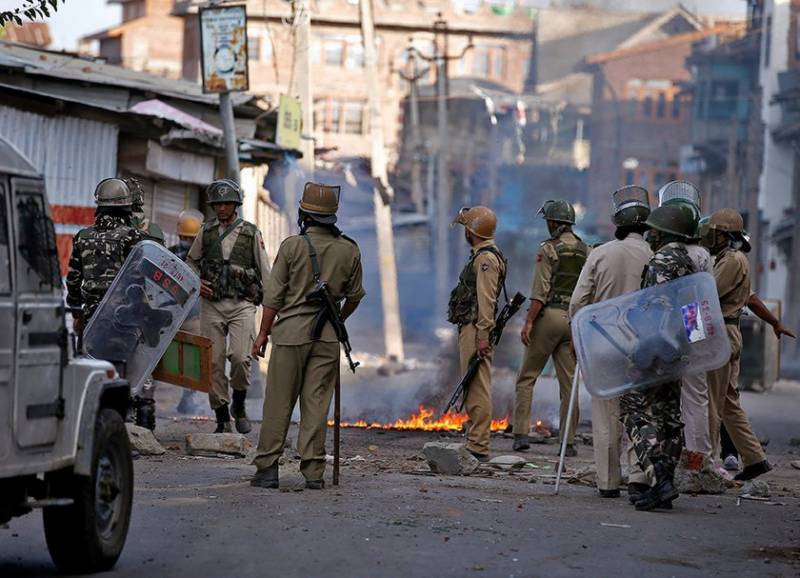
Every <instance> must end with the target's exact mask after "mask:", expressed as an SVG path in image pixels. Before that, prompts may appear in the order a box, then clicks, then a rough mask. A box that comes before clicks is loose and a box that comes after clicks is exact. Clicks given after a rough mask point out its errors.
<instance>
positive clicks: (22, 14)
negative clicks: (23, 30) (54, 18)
mask: <svg viewBox="0 0 800 578" xmlns="http://www.w3.org/2000/svg"><path fill="white" fill-rule="evenodd" d="M21 1H22V5H21V6H19V7H18V8H14V9H13V10H2V11H0V27H4V26H5V25H6V24H8V23H9V22H14V23H16V24H17V25H18V26H22V19H23V18H25V19H27V20H31V21H33V20H38V19H44V18H48V17H49V16H50V15H51V14H52V13H53V12H55V11H56V10H58V0H21ZM64 2H66V0H61V3H62V4H63V3H64Z"/></svg>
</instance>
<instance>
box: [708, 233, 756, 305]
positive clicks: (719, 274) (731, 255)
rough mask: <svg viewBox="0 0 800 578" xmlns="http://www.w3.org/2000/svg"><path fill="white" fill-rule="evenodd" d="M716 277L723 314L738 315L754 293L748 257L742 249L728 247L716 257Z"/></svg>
mask: <svg viewBox="0 0 800 578" xmlns="http://www.w3.org/2000/svg"><path fill="white" fill-rule="evenodd" d="M714 278H715V279H716V281H717V291H718V292H719V304H720V305H721V306H722V316H723V317H726V318H731V317H736V316H737V315H739V313H740V311H741V310H742V309H743V308H744V306H745V305H747V301H748V300H749V299H750V295H751V294H752V292H751V291H750V268H749V266H748V263H747V257H745V255H744V253H742V252H741V251H736V250H734V249H726V250H725V251H723V252H722V253H720V254H719V255H717V257H716V260H715V263H714Z"/></svg>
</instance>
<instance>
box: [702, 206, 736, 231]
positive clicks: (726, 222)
mask: <svg viewBox="0 0 800 578" xmlns="http://www.w3.org/2000/svg"><path fill="white" fill-rule="evenodd" d="M708 228H709V229H712V230H716V231H724V232H726V233H744V232H745V231H744V219H743V218H742V215H741V214H739V211H737V210H736V209H720V210H719V211H716V212H715V213H714V214H713V215H711V218H710V219H709V220H708Z"/></svg>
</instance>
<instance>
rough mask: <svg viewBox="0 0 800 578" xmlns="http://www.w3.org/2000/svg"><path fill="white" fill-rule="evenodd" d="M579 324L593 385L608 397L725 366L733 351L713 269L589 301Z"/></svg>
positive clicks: (581, 358) (578, 339)
mask: <svg viewBox="0 0 800 578" xmlns="http://www.w3.org/2000/svg"><path fill="white" fill-rule="evenodd" d="M571 325H572V340H573V343H574V345H575V353H576V354H577V356H578V365H579V366H580V368H581V375H582V376H583V378H584V382H585V383H586V388H587V389H588V390H589V393H591V394H592V395H593V396H595V397H600V398H610V397H616V396H618V395H621V394H623V393H625V392H627V391H631V390H635V389H644V388H647V387H651V386H653V385H657V384H659V383H665V382H668V381H672V380H675V379H679V378H681V377H683V376H684V375H692V374H697V373H701V372H703V371H709V370H712V369H717V368H719V367H721V366H722V365H724V364H725V363H726V362H727V361H728V359H729V358H730V355H731V346H730V342H729V341H728V334H727V331H726V330H725V322H724V321H723V319H722V311H721V310H720V305H719V297H718V295H717V286H716V283H715V282H714V277H712V276H711V275H710V274H709V273H695V274H694V275H688V276H686V277H681V278H680V279H676V280H674V281H670V282H669V283H663V284H661V285H656V286H654V287H648V288H647V289H642V290H641V291H635V292H633V293H628V294H626V295H622V296H620V297H615V298H614V299H608V300H607V301H601V302H599V303H595V304H593V305H589V306H587V307H584V308H583V309H581V310H580V311H578V313H577V314H576V315H575V317H574V318H573V319H572V324H571Z"/></svg>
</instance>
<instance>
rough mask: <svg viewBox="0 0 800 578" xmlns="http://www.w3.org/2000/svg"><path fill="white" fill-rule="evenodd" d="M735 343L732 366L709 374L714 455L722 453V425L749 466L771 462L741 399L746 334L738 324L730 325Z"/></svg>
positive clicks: (732, 339) (709, 413) (728, 328)
mask: <svg viewBox="0 0 800 578" xmlns="http://www.w3.org/2000/svg"><path fill="white" fill-rule="evenodd" d="M726 328H727V330H728V338H729V339H730V342H731V359H730V361H729V362H728V363H726V364H725V365H723V366H722V367H720V368H719V369H715V370H714V371H709V372H708V392H709V395H708V424H709V432H710V435H711V445H712V447H713V449H714V455H718V454H719V451H720V426H721V424H723V423H724V424H725V429H726V430H727V431H728V435H729V436H730V437H731V440H732V441H733V444H734V445H735V446H736V449H737V450H739V454H741V456H742V463H743V464H744V465H745V466H749V465H752V464H757V463H758V462H762V461H764V460H765V459H767V456H766V455H765V454H764V450H763V449H761V443H760V442H759V441H758V438H757V437H756V435H755V434H754V433H753V428H752V427H751V425H750V420H748V419H747V415H746V414H745V412H744V409H742V404H741V401H740V399H739V386H738V380H739V360H740V357H741V354H742V333H741V331H739V327H738V326H736V325H726Z"/></svg>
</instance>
